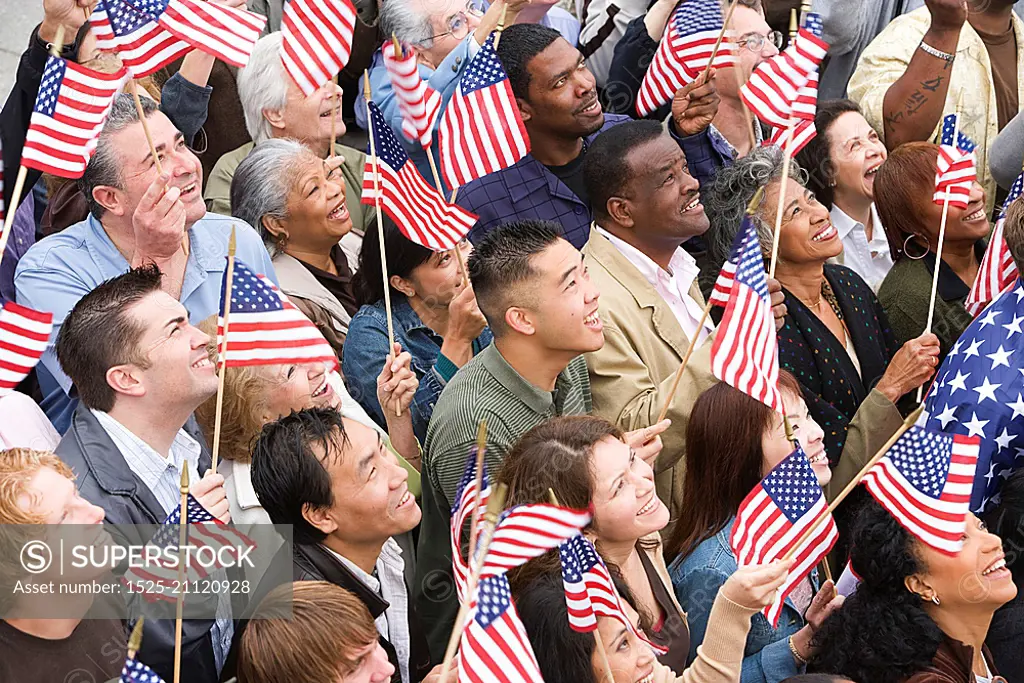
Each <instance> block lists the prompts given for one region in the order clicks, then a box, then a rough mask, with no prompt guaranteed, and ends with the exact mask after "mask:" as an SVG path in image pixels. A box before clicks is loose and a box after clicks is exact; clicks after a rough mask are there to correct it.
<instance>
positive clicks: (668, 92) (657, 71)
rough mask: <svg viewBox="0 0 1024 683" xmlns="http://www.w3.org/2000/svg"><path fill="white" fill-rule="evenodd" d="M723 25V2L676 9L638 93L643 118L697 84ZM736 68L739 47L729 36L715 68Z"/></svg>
mask: <svg viewBox="0 0 1024 683" xmlns="http://www.w3.org/2000/svg"><path fill="white" fill-rule="evenodd" d="M722 22H723V18H722V7H721V3H720V2H719V0H686V2H681V3H679V5H677V6H676V8H675V11H673V12H672V18H671V19H669V22H668V26H667V27H666V29H665V35H664V37H662V39H661V42H660V43H658V49H657V51H656V52H655V53H654V57H653V58H652V59H651V65H650V67H648V69H647V73H645V74H644V80H643V82H641V83H640V90H639V92H637V96H636V111H637V113H638V114H640V116H647V115H648V114H650V113H651V112H653V111H655V110H657V109H658V108H660V107H662V106H664V105H665V104H666V103H668V102H671V101H672V98H673V97H674V96H675V94H676V91H677V90H679V89H680V88H682V87H683V86H684V85H687V84H688V83H692V82H693V81H695V80H697V77H698V76H700V74H701V72H703V71H704V69H706V68H707V66H708V63H709V62H711V57H712V51H713V50H714V49H715V43H717V42H718V36H719V35H720V34H721V32H722ZM736 64H737V61H736V45H735V44H734V43H733V42H732V41H731V40H730V38H729V36H725V37H723V38H722V42H721V44H719V46H718V52H717V53H715V55H714V63H713V64H712V66H714V67H715V68H717V69H726V68H729V67H732V66H736Z"/></svg>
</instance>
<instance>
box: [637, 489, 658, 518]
mask: <svg viewBox="0 0 1024 683" xmlns="http://www.w3.org/2000/svg"><path fill="white" fill-rule="evenodd" d="M656 507H658V495H657V494H653V495H651V499H650V500H649V501H647V504H646V505H644V506H643V507H642V508H640V509H639V510H637V511H636V516H637V517H642V516H643V515H646V514H650V513H651V512H654V508H656Z"/></svg>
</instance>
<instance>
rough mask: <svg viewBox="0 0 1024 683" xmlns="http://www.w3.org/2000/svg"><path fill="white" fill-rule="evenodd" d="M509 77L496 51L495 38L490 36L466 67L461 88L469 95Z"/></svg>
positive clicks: (460, 84)
mask: <svg viewBox="0 0 1024 683" xmlns="http://www.w3.org/2000/svg"><path fill="white" fill-rule="evenodd" d="M506 79H508V74H506V73H505V67H503V66H502V65H501V62H500V61H499V60H498V54H497V53H496V52H495V51H494V38H493V36H492V37H491V38H488V40H487V42H486V43H484V46H483V47H482V48H480V51H479V52H477V53H476V57H474V58H473V61H472V62H470V63H469V66H467V67H466V73H464V74H463V75H462V79H461V80H460V81H459V88H461V89H462V94H463V95H469V94H470V93H473V92H476V91H477V90H483V89H484V88H489V87H490V86H492V85H497V84H498V83H501V82H502V81H504V80H506Z"/></svg>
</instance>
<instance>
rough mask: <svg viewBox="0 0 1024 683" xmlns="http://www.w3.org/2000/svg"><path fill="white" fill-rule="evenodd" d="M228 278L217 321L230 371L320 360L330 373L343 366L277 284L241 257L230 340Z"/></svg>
mask: <svg viewBox="0 0 1024 683" xmlns="http://www.w3.org/2000/svg"><path fill="white" fill-rule="evenodd" d="M227 277H228V272H227V269H225V270H224V278H223V279H222V280H221V293H222V294H221V310H220V314H219V316H218V318H217V348H218V349H219V350H220V351H219V355H220V362H222V363H225V364H226V365H227V366H229V367H240V366H243V365H282V364H285V363H316V362H321V363H326V364H327V366H328V368H329V369H334V368H336V367H337V364H338V357H337V356H336V355H335V354H334V349H333V348H332V347H331V345H330V344H329V343H328V342H327V340H326V339H324V336H323V334H321V333H320V330H318V329H317V327H316V325H314V324H313V323H312V322H311V321H310V320H309V318H307V317H306V316H305V315H303V314H302V311H300V310H299V309H298V308H296V307H295V304H293V303H292V302H291V301H289V300H288V297H287V296H285V295H284V293H283V292H282V291H281V290H279V289H278V288H277V287H275V286H274V283H273V282H271V281H270V280H269V279H267V278H266V277H264V276H263V275H256V274H255V273H253V272H252V271H251V270H249V267H248V266H246V265H245V264H244V263H242V262H241V261H240V260H237V259H236V260H235V272H234V276H233V277H232V281H231V283H230V287H231V301H230V306H231V308H230V314H229V315H228V325H227V328H228V332H227V339H225V338H224V298H223V292H224V291H226V288H227V287H228V286H229V285H228V282H227Z"/></svg>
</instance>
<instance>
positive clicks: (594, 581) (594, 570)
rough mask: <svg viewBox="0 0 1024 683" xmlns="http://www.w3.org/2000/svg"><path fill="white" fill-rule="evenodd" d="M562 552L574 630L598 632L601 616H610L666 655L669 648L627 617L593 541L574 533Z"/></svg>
mask: <svg viewBox="0 0 1024 683" xmlns="http://www.w3.org/2000/svg"><path fill="white" fill-rule="evenodd" d="M558 555H559V558H560V559H561V564H562V584H563V585H564V586H565V604H566V607H567V608H568V612H569V626H570V627H571V628H572V629H573V630H574V631H581V632H584V633H587V632H590V631H594V630H596V629H597V617H609V618H611V619H615V620H616V621H618V622H619V623H620V624H622V625H623V626H625V627H626V628H628V629H629V630H630V631H632V632H633V635H635V636H636V637H637V638H639V639H640V640H641V641H643V642H645V643H647V645H649V646H650V647H651V648H652V649H654V650H655V651H656V652H658V653H659V654H665V652H666V651H665V650H663V649H662V648H661V647H660V646H657V645H655V644H654V643H652V642H650V641H649V640H647V637H646V636H644V634H643V633H641V632H640V631H638V630H637V628H636V625H635V624H634V623H633V622H631V621H630V620H629V618H627V617H626V613H625V611H624V610H623V609H622V602H621V601H620V600H619V594H618V591H616V590H615V584H614V583H613V582H612V576H611V574H610V573H609V572H608V567H607V566H605V563H604V560H602V559H601V556H600V555H598V554H597V550H596V549H595V548H594V544H593V543H591V542H590V541H588V540H587V539H586V538H584V537H583V536H582V535H578V536H573V537H572V538H570V539H569V540H568V541H566V542H565V543H563V544H562V545H560V546H559V547H558Z"/></svg>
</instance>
